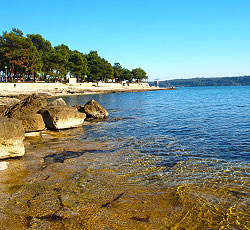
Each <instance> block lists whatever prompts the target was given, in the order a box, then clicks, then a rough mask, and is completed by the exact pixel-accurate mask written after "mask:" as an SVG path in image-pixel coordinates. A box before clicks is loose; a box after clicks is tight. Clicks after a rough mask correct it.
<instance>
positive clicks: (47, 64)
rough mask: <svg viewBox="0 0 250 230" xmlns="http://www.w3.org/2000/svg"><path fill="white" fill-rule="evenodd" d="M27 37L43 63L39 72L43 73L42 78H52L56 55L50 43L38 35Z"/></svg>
mask: <svg viewBox="0 0 250 230" xmlns="http://www.w3.org/2000/svg"><path fill="white" fill-rule="evenodd" d="M27 37H28V38H30V39H31V41H32V43H33V44H34V46H35V47H36V48H37V50H38V51H39V52H40V53H41V56H42V62H43V67H42V70H41V71H42V72H43V73H44V78H46V76H47V75H49V76H53V75H54V69H55V68H56V65H55V64H54V60H55V55H56V54H55V50H54V49H53V47H52V45H51V43H50V42H49V41H47V40H45V39H44V38H43V37H42V36H41V35H40V34H28V35H27Z"/></svg>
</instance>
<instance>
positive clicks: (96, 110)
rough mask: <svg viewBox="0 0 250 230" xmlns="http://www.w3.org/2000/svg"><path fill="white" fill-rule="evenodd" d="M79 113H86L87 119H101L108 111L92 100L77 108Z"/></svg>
mask: <svg viewBox="0 0 250 230" xmlns="http://www.w3.org/2000/svg"><path fill="white" fill-rule="evenodd" d="M79 111H80V112H84V113H86V115H87V117H91V118H97V119H103V118H106V117H108V115H109V114H108V111H107V110H106V109H105V108H104V107H103V106H101V105H100V104H99V103H98V102H97V101H95V100H93V99H92V100H90V101H88V102H87V103H86V104H85V105H84V107H81V108H79Z"/></svg>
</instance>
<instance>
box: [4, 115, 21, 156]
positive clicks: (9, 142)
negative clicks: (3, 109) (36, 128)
mask: <svg viewBox="0 0 250 230" xmlns="http://www.w3.org/2000/svg"><path fill="white" fill-rule="evenodd" d="M0 127H1V128H0V159H4V158H9V157H18V156H23V155H24V153H25V149H24V144H23V139H24V128H23V125H22V122H21V121H18V120H16V119H9V118H3V117H1V118H0Z"/></svg>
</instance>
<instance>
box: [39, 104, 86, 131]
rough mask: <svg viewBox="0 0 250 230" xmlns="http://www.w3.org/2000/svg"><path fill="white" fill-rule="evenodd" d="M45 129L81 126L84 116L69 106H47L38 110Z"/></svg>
mask: <svg viewBox="0 0 250 230" xmlns="http://www.w3.org/2000/svg"><path fill="white" fill-rule="evenodd" d="M40 114H41V115H42V116H43V120H44V123H45V126H46V128H47V129H52V130H56V129H68V128H73V127H78V126H81V125H82V124H83V122H84V120H85V118H86V114H84V113H80V112H78V110H77V108H74V107H70V106H49V107H47V108H45V109H42V110H40Z"/></svg>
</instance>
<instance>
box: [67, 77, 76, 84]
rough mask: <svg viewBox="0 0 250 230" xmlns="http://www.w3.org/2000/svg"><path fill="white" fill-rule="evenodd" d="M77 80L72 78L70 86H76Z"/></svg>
mask: <svg viewBox="0 0 250 230" xmlns="http://www.w3.org/2000/svg"><path fill="white" fill-rule="evenodd" d="M76 82H77V79H76V78H75V77H70V78H69V84H70V85H76Z"/></svg>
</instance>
